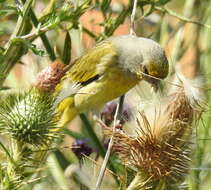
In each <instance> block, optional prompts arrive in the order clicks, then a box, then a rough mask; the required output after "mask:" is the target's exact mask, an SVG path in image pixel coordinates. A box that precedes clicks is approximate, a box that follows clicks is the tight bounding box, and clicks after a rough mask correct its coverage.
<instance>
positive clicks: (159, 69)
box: [140, 54, 169, 92]
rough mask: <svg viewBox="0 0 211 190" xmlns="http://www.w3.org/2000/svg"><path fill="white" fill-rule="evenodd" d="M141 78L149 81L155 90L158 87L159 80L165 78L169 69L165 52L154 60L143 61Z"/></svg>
mask: <svg viewBox="0 0 211 190" xmlns="http://www.w3.org/2000/svg"><path fill="white" fill-rule="evenodd" d="M140 70H141V74H140V76H141V78H142V79H143V80H145V81H147V82H148V83H150V84H151V85H152V87H153V89H154V91H155V92H156V91H157V90H158V89H159V87H160V82H161V80H162V79H164V78H166V77H167V75H168V71H169V65H168V60H167V58H166V56H165V54H163V55H162V58H161V57H160V58H158V59H156V60H149V61H145V62H144V63H143V64H142V65H141V68H140Z"/></svg>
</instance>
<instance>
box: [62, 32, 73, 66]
mask: <svg viewBox="0 0 211 190" xmlns="http://www.w3.org/2000/svg"><path fill="white" fill-rule="evenodd" d="M71 47H72V44H71V37H70V34H69V32H68V31H67V32H66V36H65V42H64V50H63V56H62V60H63V63H64V64H66V65H68V64H69V63H70V61H71Z"/></svg>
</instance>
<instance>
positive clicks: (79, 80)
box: [55, 40, 118, 103]
mask: <svg viewBox="0 0 211 190" xmlns="http://www.w3.org/2000/svg"><path fill="white" fill-rule="evenodd" d="M117 63H118V62H117V52H116V49H115V47H114V46H113V45H112V43H111V42H110V41H109V40H106V41H103V42H101V43H99V44H97V45H96V46H95V47H94V48H92V49H90V50H89V51H88V52H87V53H86V54H84V55H83V56H81V57H80V58H78V59H77V60H76V61H75V62H74V63H73V65H72V66H71V67H70V69H69V71H67V73H66V74H65V76H64V77H63V79H62V81H61V82H60V83H59V84H58V85H57V87H56V93H55V94H56V96H57V103H58V102H60V101H61V100H63V99H64V98H66V97H68V96H71V95H74V94H76V93H77V91H78V90H79V89H80V88H81V87H82V86H84V85H87V84H89V83H90V82H92V81H94V80H97V79H98V78H99V77H101V76H102V75H103V73H105V72H106V70H107V69H109V67H111V66H112V65H114V64H117Z"/></svg>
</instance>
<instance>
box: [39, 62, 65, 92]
mask: <svg viewBox="0 0 211 190" xmlns="http://www.w3.org/2000/svg"><path fill="white" fill-rule="evenodd" d="M64 74H65V65H64V64H62V63H61V62H60V61H54V62H53V63H52V64H51V65H49V66H48V67H47V68H45V69H43V70H42V71H41V72H40V73H38V75H37V81H36V87H37V88H39V89H41V90H42V91H44V92H52V91H54V89H55V87H56V85H57V84H58V83H59V82H60V80H61V78H62V77H63V76H64Z"/></svg>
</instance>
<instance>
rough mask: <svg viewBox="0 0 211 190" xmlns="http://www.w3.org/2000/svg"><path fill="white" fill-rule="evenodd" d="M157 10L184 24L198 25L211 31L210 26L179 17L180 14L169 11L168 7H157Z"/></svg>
mask: <svg viewBox="0 0 211 190" xmlns="http://www.w3.org/2000/svg"><path fill="white" fill-rule="evenodd" d="M155 9H157V10H159V11H162V12H164V13H168V14H169V15H171V16H174V17H176V18H178V19H179V20H181V21H182V22H188V23H192V24H196V25H199V26H202V27H205V28H208V29H211V25H209V24H204V23H201V22H199V21H195V20H192V19H189V18H188V17H186V16H182V15H179V14H177V13H175V12H174V11H172V10H170V9H168V8H167V7H162V8H161V7H157V6H156V7H155Z"/></svg>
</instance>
